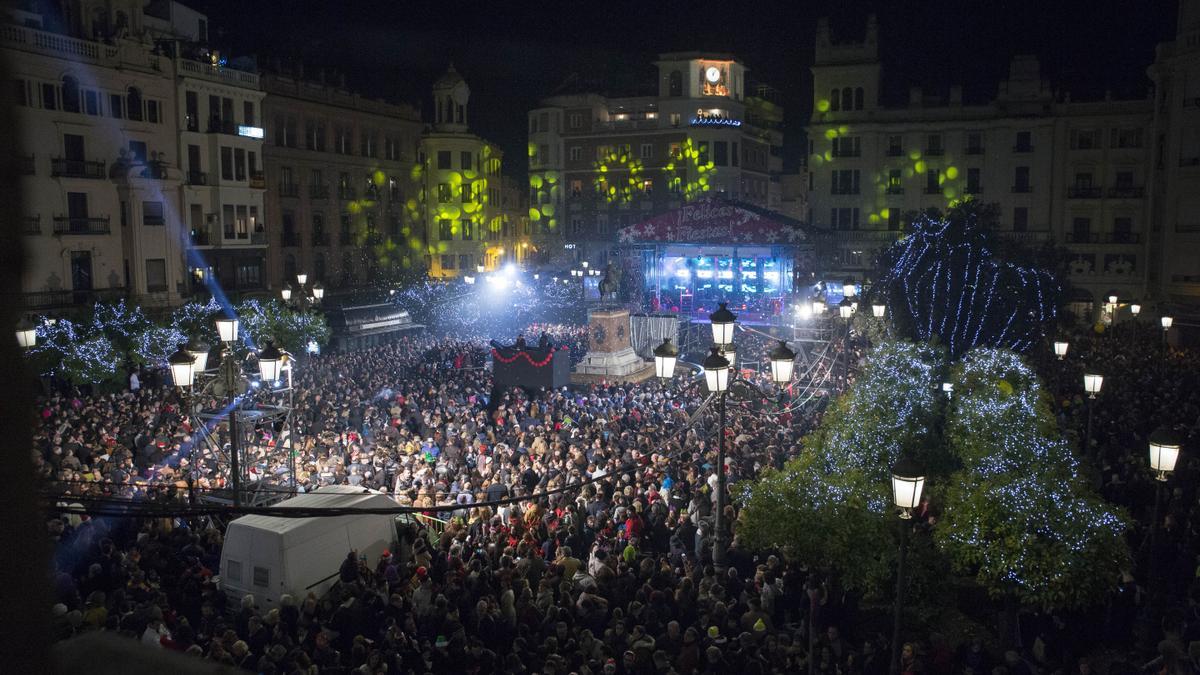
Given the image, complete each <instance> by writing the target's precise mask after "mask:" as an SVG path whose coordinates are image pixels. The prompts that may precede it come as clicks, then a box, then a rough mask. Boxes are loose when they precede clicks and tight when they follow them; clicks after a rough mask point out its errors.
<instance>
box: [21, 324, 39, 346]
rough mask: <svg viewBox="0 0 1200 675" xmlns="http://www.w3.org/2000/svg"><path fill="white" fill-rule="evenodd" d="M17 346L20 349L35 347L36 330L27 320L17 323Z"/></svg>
mask: <svg viewBox="0 0 1200 675" xmlns="http://www.w3.org/2000/svg"><path fill="white" fill-rule="evenodd" d="M17 344H18V345H21V348H22V349H29V348H30V347H36V346H37V328H36V327H34V325H33V324H32V323H30V322H29V320H28V319H21V320H20V321H18V322H17Z"/></svg>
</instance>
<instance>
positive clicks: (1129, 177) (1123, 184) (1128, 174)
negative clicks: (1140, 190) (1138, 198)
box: [1116, 171, 1133, 190]
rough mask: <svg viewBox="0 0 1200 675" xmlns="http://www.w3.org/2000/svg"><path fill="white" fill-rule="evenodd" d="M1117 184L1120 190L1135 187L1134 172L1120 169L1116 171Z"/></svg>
mask: <svg viewBox="0 0 1200 675" xmlns="http://www.w3.org/2000/svg"><path fill="white" fill-rule="evenodd" d="M1116 186H1117V189H1118V190H1128V189H1130V188H1132V187H1133V172H1132V171H1118V172H1117V173H1116Z"/></svg>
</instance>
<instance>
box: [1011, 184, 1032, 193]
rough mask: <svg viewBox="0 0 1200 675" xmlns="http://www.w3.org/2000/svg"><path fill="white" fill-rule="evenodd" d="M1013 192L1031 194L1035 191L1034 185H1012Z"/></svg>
mask: <svg viewBox="0 0 1200 675" xmlns="http://www.w3.org/2000/svg"><path fill="white" fill-rule="evenodd" d="M1012 191H1013V194H1029V193H1030V192H1033V186H1032V185H1014V186H1012Z"/></svg>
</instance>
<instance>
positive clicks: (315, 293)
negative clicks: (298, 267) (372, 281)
mask: <svg viewBox="0 0 1200 675" xmlns="http://www.w3.org/2000/svg"><path fill="white" fill-rule="evenodd" d="M296 282H297V283H298V284H299V285H298V286H297V287H296V288H295V289H293V288H292V287H291V286H290V285H287V284H284V286H283V288H281V289H280V290H279V295H280V297H282V298H283V301H284V302H285V303H288V304H294V305H295V306H296V307H297V308H298V309H299V310H300V311H301V312H306V311H308V310H309V309H310V308H312V307H316V306H317V305H320V304H321V299H322V298H324V297H325V287H324V286H322V285H321V282H319V281H317V282H313V285H312V287H310V288H309V289H308V290H307V291H305V288H304V286H305V284H307V283H308V275H307V274H304V273H303V272H301V273H300V274H297V275H296ZM393 292H394V291H393ZM293 298H294V300H293Z"/></svg>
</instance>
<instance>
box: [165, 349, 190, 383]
mask: <svg viewBox="0 0 1200 675" xmlns="http://www.w3.org/2000/svg"><path fill="white" fill-rule="evenodd" d="M167 365H168V366H170V368H171V381H173V382H174V383H175V386H176V387H179V388H180V389H191V388H192V382H193V381H194V378H195V376H196V371H195V367H196V357H195V356H192V353H191V352H189V351H188V350H187V347H186V346H185V345H179V349H176V350H175V353H174V354H171V355H170V356H168V357H167Z"/></svg>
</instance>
